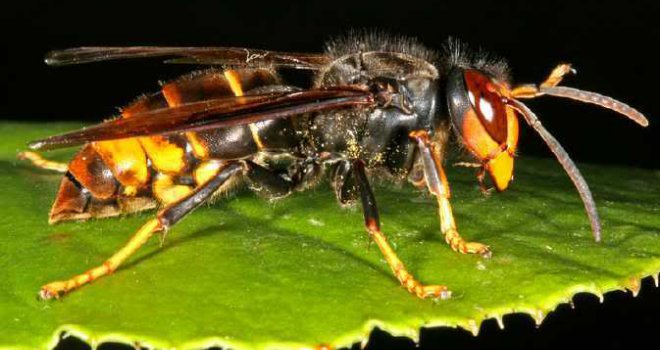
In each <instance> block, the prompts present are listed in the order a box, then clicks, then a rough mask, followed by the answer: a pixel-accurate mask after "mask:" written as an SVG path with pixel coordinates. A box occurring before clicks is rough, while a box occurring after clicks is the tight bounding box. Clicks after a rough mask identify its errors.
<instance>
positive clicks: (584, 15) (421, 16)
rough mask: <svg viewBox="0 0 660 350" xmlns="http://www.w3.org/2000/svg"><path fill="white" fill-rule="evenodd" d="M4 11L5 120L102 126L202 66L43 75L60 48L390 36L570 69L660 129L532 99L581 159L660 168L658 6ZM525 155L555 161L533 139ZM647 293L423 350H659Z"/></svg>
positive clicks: (294, 45)
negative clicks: (640, 347) (367, 33)
mask: <svg viewBox="0 0 660 350" xmlns="http://www.w3.org/2000/svg"><path fill="white" fill-rule="evenodd" d="M0 11H1V13H0V29H1V30H0V42H1V45H0V50H1V51H0V65H1V67H2V69H1V70H0V84H1V86H2V88H1V90H0V91H2V94H1V95H0V118H3V119H14V120H86V121H89V122H97V121H100V120H101V119H103V118H104V117H107V116H109V115H112V114H114V113H115V112H116V109H115V107H119V106H121V105H124V104H125V103H127V102H129V101H131V100H132V99H133V98H134V97H135V96H136V95H138V94H140V93H143V92H148V91H155V90H157V88H158V85H157V84H156V82H157V81H158V80H167V79H171V78H173V77H175V76H176V75H177V74H180V73H183V72H185V71H188V70H191V69H193V68H192V67H187V66H175V65H161V64H159V63H158V62H157V61H154V60H146V61H130V62H108V63H103V64H92V65H85V66H74V67H60V68H52V67H46V66H45V65H44V64H43V60H42V59H43V56H44V54H45V53H46V52H47V51H49V50H51V49H57V48H66V47H73V46H85V45H86V46H91V45H97V46H112V45H116V46H119V45H123V46H126V45H163V46H166V45H179V46H210V45H215V46H245V47H255V48H264V49H273V50H283V51H319V50H321V49H322V44H323V42H324V41H325V40H326V39H327V38H328V37H332V36H336V35H338V34H342V33H344V32H346V31H347V30H348V29H351V28H380V29H384V30H387V31H389V32H392V33H397V34H405V35H410V36H414V37H417V38H419V39H420V40H421V41H422V42H424V43H425V44H426V45H427V46H429V47H432V48H437V49H440V48H441V46H442V44H443V43H444V42H445V40H446V38H447V37H448V36H450V35H451V36H454V37H457V38H460V39H462V40H463V41H466V42H468V43H470V44H472V45H474V46H480V47H482V48H484V49H486V50H488V51H490V52H492V53H494V54H497V55H500V56H503V57H505V58H507V59H508V61H509V63H510V65H511V67H512V71H513V76H514V79H515V81H516V82H540V81H541V80H542V79H544V78H545V76H546V75H547V73H548V72H549V71H550V69H551V68H552V67H554V65H555V64H557V63H559V62H571V63H573V64H574V65H575V67H576V68H577V70H578V75H577V76H575V77H571V78H569V79H568V81H567V82H566V83H565V84H567V85H571V86H576V87H579V88H583V89H586V90H591V91H597V92H600V93H603V94H606V95H610V96H613V97H616V98H618V99H620V100H622V101H625V102H627V103H628V104H630V105H631V106H634V107H636V108H638V109H639V110H640V111H642V112H643V113H645V114H646V115H647V116H648V117H649V119H650V121H651V126H650V127H648V128H646V129H643V128H640V127H638V126H636V125H635V124H634V123H632V122H631V121H629V120H626V119H625V118H621V117H619V116H617V115H616V114H614V113H612V112H609V111H607V110H603V109H598V108H595V107H593V106H587V105H580V104H577V103H573V102H570V101H565V100H559V99H554V98H543V99H539V100H536V101H533V102H530V105H531V107H532V108H533V109H534V110H535V111H536V112H537V114H538V115H539V117H540V118H541V119H542V120H543V123H544V125H545V126H546V127H547V128H548V129H549V130H550V131H551V132H552V133H553V134H554V135H555V136H556V137H557V138H558V139H559V140H560V141H561V142H562V144H563V145H564V147H565V148H566V149H567V150H568V152H569V153H570V154H571V155H572V157H573V159H574V160H576V161H577V162H591V163H608V164H615V165H629V166H636V167H644V168H650V169H658V168H660V157H659V156H658V150H660V127H659V126H658V124H659V123H660V119H658V116H660V107H659V106H658V104H657V103H656V101H657V100H658V97H657V95H658V88H657V87H658V85H659V79H660V74H659V73H660V68H659V67H660V50H659V49H658V44H659V43H660V24H659V21H660V20H659V19H658V17H659V15H660V11H659V9H658V6H657V5H655V4H654V1H620V2H618V3H609V2H605V1H580V2H577V1H562V2H559V1H491V2H487V3H480V2H477V1H443V2H439V1H432V2H431V1H429V2H428V3H426V2H415V1H410V0H409V1H400V2H386V1H357V0H356V1H352V2H348V3H341V2H333V1H308V2H304V3H294V2H283V3H277V2H273V1H269V2H263V3H262V2H258V1H243V2H228V1H217V2H211V1H185V2H183V1H181V2H177V3H175V2H166V1H160V2H133V3H124V2H120V1H112V2H102V1H87V2H81V3H74V2H67V3H64V2H60V1H58V2H38V1H23V2H19V1H11V2H8V3H4V4H3V5H2V9H1V10H0ZM520 151H521V153H523V154H525V155H536V156H544V157H549V156H550V154H549V152H548V151H547V150H546V147H545V146H544V144H543V143H542V142H541V141H540V140H539V139H538V137H536V135H534V134H533V133H531V132H529V130H527V129H525V128H523V130H522V135H521V140H520ZM512 287H513V286H512ZM649 287H650V285H649V283H646V284H645V288H644V289H643V290H642V296H643V297H642V298H638V299H632V297H630V296H626V295H624V294H622V293H621V294H612V295H609V296H608V297H607V298H606V303H605V304H603V305H601V304H599V303H598V302H597V301H596V299H595V298H592V297H588V296H583V297H578V300H577V302H576V304H577V308H576V309H575V310H571V309H570V308H568V307H561V308H560V309H559V311H558V312H556V313H554V314H552V315H551V316H550V318H549V319H548V320H547V321H546V322H545V323H544V324H543V325H542V326H541V327H540V328H539V329H536V328H535V327H534V325H533V322H532V321H531V319H529V318H526V317H524V316H509V317H506V318H505V324H506V326H507V329H506V330H504V331H501V330H498V329H497V327H496V326H495V324H494V322H487V323H486V324H485V325H484V326H483V329H482V335H480V336H479V337H477V338H473V337H472V336H471V335H468V334H467V333H466V332H464V331H459V330H447V329H444V330H424V331H423V332H422V338H421V346H422V348H426V349H440V348H462V347H467V348H503V347H505V348H521V349H522V348H525V349H529V348H553V349H554V348H557V347H561V346H570V345H572V344H576V343H584V344H590V345H592V346H593V347H596V346H598V347H599V348H627V347H629V346H633V343H638V342H643V341H646V340H648V341H653V339H654V338H655V336H656V333H657V332H658V329H660V316H658V315H660V313H659V312H658V311H660V293H658V291H657V290H656V289H654V288H649ZM372 338H373V339H372V345H370V347H372V348H384V347H402V348H411V347H412V344H411V343H410V342H408V341H405V340H397V339H393V338H391V337H388V336H387V335H385V334H383V333H379V332H376V333H374V334H373V336H372ZM651 344H652V343H651ZM650 346H651V347H653V346H654V345H650Z"/></svg>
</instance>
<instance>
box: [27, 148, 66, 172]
mask: <svg viewBox="0 0 660 350" xmlns="http://www.w3.org/2000/svg"><path fill="white" fill-rule="evenodd" d="M16 157H18V159H21V160H28V161H30V162H31V163H32V165H34V166H36V167H37V168H41V169H46V170H52V171H56V172H58V173H62V174H64V173H66V172H67V171H68V170H69V166H68V165H67V164H66V163H60V162H55V161H52V160H49V159H46V158H44V157H43V156H42V155H41V154H39V153H37V152H31V151H25V152H19V153H18V154H17V155H16Z"/></svg>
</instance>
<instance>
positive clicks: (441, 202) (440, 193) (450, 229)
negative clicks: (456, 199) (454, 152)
mask: <svg viewBox="0 0 660 350" xmlns="http://www.w3.org/2000/svg"><path fill="white" fill-rule="evenodd" d="M410 137H411V138H412V139H413V140H415V141H416V142H417V147H418V149H419V152H420V155H421V157H422V162H423V166H424V178H425V179H426V185H427V187H428V189H429V192H431V193H432V194H433V195H434V196H435V197H436V199H437V200H438V210H439V213H440V229H441V230H442V234H443V235H444V236H445V240H446V241H447V243H449V245H450V246H451V248H452V249H453V250H454V251H457V252H461V253H463V254H466V253H474V254H481V255H483V256H485V257H490V255H491V252H490V249H488V246H487V245H484V244H481V243H477V242H466V241H465V240H464V239H463V238H462V237H461V236H460V235H459V234H458V230H457V229H456V222H455V221H454V214H453V213H452V210H451V204H449V197H450V196H451V194H450V191H449V183H448V182H447V177H446V175H445V171H444V169H443V168H442V164H441V161H440V152H439V150H438V148H437V146H436V145H435V144H433V143H431V141H430V138H429V135H428V133H427V132H426V131H421V130H420V131H413V132H411V133H410Z"/></svg>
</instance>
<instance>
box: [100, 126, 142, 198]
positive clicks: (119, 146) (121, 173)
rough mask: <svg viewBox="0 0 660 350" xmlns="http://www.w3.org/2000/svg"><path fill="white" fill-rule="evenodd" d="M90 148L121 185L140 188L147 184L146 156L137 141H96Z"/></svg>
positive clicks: (133, 139)
mask: <svg viewBox="0 0 660 350" xmlns="http://www.w3.org/2000/svg"><path fill="white" fill-rule="evenodd" d="M92 147H94V150H95V151H96V153H98V155H99V156H101V159H103V162H104V163H105V164H106V165H107V166H108V167H109V168H110V170H111V171H112V174H113V175H114V176H115V178H116V179H117V180H118V181H119V182H120V183H121V184H122V185H124V186H136V187H140V186H142V185H144V184H145V183H147V180H148V179H149V171H148V169H147V156H146V154H145V153H144V150H143V149H142V146H141V145H140V143H139V142H138V140H137V139H135V138H131V139H123V140H111V141H97V142H92Z"/></svg>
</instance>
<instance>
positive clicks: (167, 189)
mask: <svg viewBox="0 0 660 350" xmlns="http://www.w3.org/2000/svg"><path fill="white" fill-rule="evenodd" d="M152 191H153V193H154V196H155V197H156V199H158V201H159V202H161V203H163V204H165V205H167V204H170V203H174V202H176V201H178V200H179V199H181V198H184V197H185V196H187V195H188V194H190V193H191V192H192V191H193V188H192V187H191V186H187V185H179V184H176V183H174V179H172V177H171V176H169V175H166V174H158V175H156V179H155V180H154V182H153V184H152Z"/></svg>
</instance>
